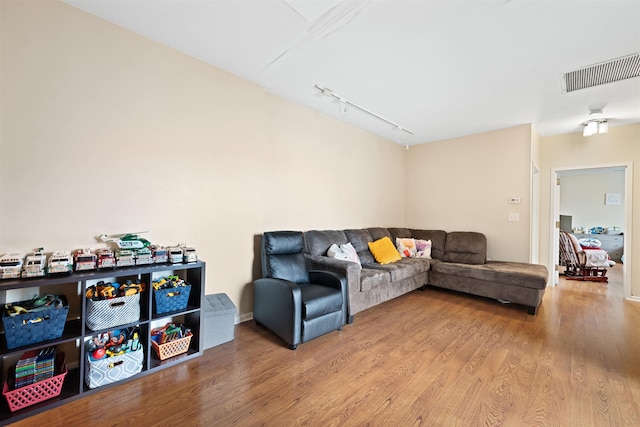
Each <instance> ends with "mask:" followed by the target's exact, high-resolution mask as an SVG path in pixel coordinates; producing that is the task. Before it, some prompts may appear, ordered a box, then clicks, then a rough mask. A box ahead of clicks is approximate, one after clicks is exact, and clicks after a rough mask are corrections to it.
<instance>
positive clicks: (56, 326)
mask: <svg viewBox="0 0 640 427" xmlns="http://www.w3.org/2000/svg"><path fill="white" fill-rule="evenodd" d="M42 302H44V305H38V304H40V303H42ZM27 307H31V309H30V310H29V311H26V310H27ZM9 313H14V314H13V315H10V314H9ZM67 314H69V304H68V303H67V298H66V297H65V296H64V295H51V294H47V295H45V296H43V297H39V298H33V299H31V300H26V301H19V302H14V303H10V304H5V309H4V311H3V314H2V323H3V325H4V336H5V339H6V341H7V348H9V349H13V348H16V347H22V346H25V345H30V344H36V343H39V342H43V341H47V340H53V339H57V338H60V337H61V336H62V333H63V332H64V325H65V323H66V321H67Z"/></svg>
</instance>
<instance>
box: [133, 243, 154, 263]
mask: <svg viewBox="0 0 640 427" xmlns="http://www.w3.org/2000/svg"><path fill="white" fill-rule="evenodd" d="M134 253H135V261H136V265H142V264H153V254H152V253H151V249H149V248H148V247H147V248H141V249H135V250H134Z"/></svg>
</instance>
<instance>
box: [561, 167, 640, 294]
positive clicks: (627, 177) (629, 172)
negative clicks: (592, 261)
mask: <svg viewBox="0 0 640 427" xmlns="http://www.w3.org/2000/svg"><path fill="white" fill-rule="evenodd" d="M613 167H618V168H625V172H624V249H623V251H624V252H623V253H624V259H625V261H626V262H624V263H622V272H623V277H624V298H626V299H632V300H635V301H640V297H638V296H632V295H631V260H632V259H633V254H632V253H631V251H632V249H631V248H632V245H631V240H632V236H633V221H632V209H631V208H632V206H633V163H632V162H624V163H607V164H593V165H582V166H573V167H567V166H565V167H558V168H552V169H551V193H550V194H551V200H550V204H551V209H550V210H549V215H550V216H549V234H550V236H549V237H550V238H549V242H550V244H551V247H550V248H549V253H550V254H551V258H550V259H549V266H548V267H549V271H550V272H553V273H552V274H553V278H554V279H553V283H554V285H557V278H558V267H559V266H558V259H559V247H558V245H559V241H558V232H557V221H559V220H560V192H559V187H560V186H559V185H557V182H558V178H559V176H558V173H559V172H564V171H573V170H583V169H600V168H613Z"/></svg>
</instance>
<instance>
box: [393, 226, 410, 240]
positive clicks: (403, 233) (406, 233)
mask: <svg viewBox="0 0 640 427" xmlns="http://www.w3.org/2000/svg"><path fill="white" fill-rule="evenodd" d="M387 230H389V234H391V241H392V242H395V241H396V239H397V238H400V239H410V238H413V235H412V234H411V230H409V229H408V228H398V227H391V228H388V229H387Z"/></svg>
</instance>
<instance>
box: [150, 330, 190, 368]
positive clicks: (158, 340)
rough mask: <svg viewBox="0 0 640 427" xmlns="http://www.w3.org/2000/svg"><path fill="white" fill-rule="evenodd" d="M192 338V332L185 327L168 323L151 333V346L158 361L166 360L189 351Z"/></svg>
mask: <svg viewBox="0 0 640 427" xmlns="http://www.w3.org/2000/svg"><path fill="white" fill-rule="evenodd" d="M192 336H193V334H192V333H191V331H190V330H189V329H187V328H185V327H184V326H183V325H176V324H173V323H167V324H166V325H165V326H164V327H162V328H155V329H153V330H152V331H151V345H152V346H153V349H154V351H155V352H156V356H158V359H160V360H166V359H169V358H170V357H174V356H177V355H179V354H183V353H186V352H187V351H189V345H190V344H191V337H192Z"/></svg>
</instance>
